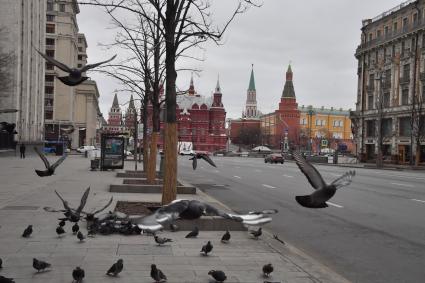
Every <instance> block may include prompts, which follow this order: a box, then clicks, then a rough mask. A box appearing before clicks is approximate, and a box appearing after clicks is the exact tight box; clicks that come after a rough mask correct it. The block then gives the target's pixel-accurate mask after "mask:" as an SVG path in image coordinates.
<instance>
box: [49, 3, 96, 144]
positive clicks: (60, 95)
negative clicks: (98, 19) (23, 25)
mask: <svg viewBox="0 0 425 283" xmlns="http://www.w3.org/2000/svg"><path fill="white" fill-rule="evenodd" d="M46 8H47V12H46V20H47V22H46V54H47V55H48V56H52V57H54V58H55V59H56V60H58V61H60V62H63V63H65V64H66V65H68V66H70V67H82V66H84V65H85V64H86V63H87V53H86V49H87V42H86V38H85V36H84V34H81V33H78V24H77V20H76V15H77V14H78V13H79V12H80V10H79V6H78V3H77V1H76V0H60V1H59V0H47V7H46ZM65 75H66V73H64V72H63V71H61V70H59V69H58V68H56V67H54V66H52V65H50V64H49V63H46V75H45V84H46V89H45V90H46V96H45V112H44V113H45V124H46V126H45V129H46V130H45V132H46V140H49V141H62V140H63V141H66V142H67V143H68V146H70V147H71V148H77V147H79V146H82V145H94V144H95V141H96V130H95V129H96V124H97V118H98V116H99V114H100V111H99V106H98V100H99V91H98V89H97V86H96V82H94V81H91V80H88V81H85V82H84V83H82V84H80V85H78V86H75V87H70V86H67V85H65V84H63V83H62V82H61V81H59V80H58V79H57V78H56V77H58V76H65Z"/></svg>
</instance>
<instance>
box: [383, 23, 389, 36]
mask: <svg viewBox="0 0 425 283" xmlns="http://www.w3.org/2000/svg"><path fill="white" fill-rule="evenodd" d="M384 33H385V37H387V36H388V35H389V33H390V29H389V28H388V26H385V27H384Z"/></svg>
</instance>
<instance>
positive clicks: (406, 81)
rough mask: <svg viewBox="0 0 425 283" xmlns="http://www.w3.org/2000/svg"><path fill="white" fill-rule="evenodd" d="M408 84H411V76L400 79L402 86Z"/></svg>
mask: <svg viewBox="0 0 425 283" xmlns="http://www.w3.org/2000/svg"><path fill="white" fill-rule="evenodd" d="M408 83H410V77H409V76H403V77H401V78H400V84H401V85H403V84H408Z"/></svg>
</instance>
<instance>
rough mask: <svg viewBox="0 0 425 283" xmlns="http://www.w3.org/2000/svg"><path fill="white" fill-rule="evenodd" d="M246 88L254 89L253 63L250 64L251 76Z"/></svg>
mask: <svg viewBox="0 0 425 283" xmlns="http://www.w3.org/2000/svg"><path fill="white" fill-rule="evenodd" d="M248 90H254V91H255V81H254V65H252V69H251V78H250V79H249V86H248Z"/></svg>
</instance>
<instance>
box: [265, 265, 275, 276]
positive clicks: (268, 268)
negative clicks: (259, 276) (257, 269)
mask: <svg viewBox="0 0 425 283" xmlns="http://www.w3.org/2000/svg"><path fill="white" fill-rule="evenodd" d="M272 272H273V265H272V264H271V263H269V264H265V265H264V266H263V274H264V276H265V277H270V273H272Z"/></svg>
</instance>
